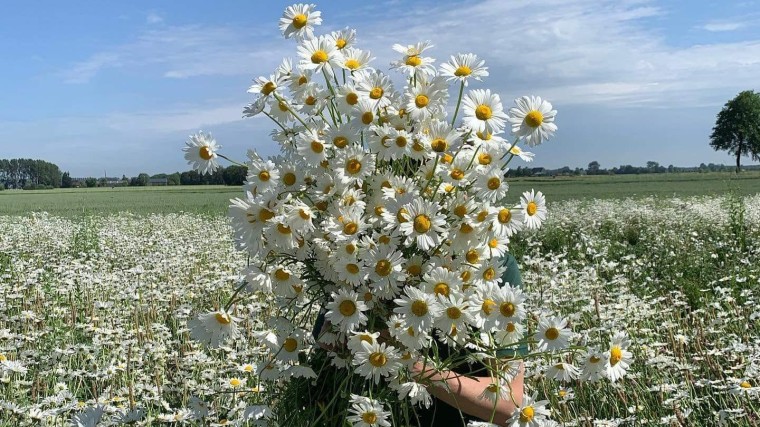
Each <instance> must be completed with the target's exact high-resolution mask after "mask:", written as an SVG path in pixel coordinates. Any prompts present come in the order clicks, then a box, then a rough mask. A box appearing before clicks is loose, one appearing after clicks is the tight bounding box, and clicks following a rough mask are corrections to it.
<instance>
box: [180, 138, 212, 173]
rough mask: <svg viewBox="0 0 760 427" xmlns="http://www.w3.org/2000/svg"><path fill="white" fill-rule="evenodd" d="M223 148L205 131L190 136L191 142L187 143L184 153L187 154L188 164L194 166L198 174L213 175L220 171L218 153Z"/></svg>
mask: <svg viewBox="0 0 760 427" xmlns="http://www.w3.org/2000/svg"><path fill="white" fill-rule="evenodd" d="M220 148H222V146H221V145H218V144H217V143H216V140H215V139H214V138H213V137H212V136H211V134H210V133H209V134H205V133H203V131H201V132H198V133H197V134H194V135H190V140H189V141H187V142H185V147H184V148H183V149H182V151H184V152H185V160H187V164H189V165H192V167H193V170H194V171H197V172H198V173H204V174H211V173H213V172H214V171H216V170H217V169H219V163H217V160H216V158H217V154H216V151H217V150H219V149H220Z"/></svg>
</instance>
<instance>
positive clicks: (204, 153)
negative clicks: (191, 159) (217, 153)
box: [198, 145, 214, 160]
mask: <svg viewBox="0 0 760 427" xmlns="http://www.w3.org/2000/svg"><path fill="white" fill-rule="evenodd" d="M198 155H199V156H201V159H203V160H211V158H212V157H214V153H212V152H211V148H209V147H206V146H205V145H204V146H203V147H201V148H200V149H198Z"/></svg>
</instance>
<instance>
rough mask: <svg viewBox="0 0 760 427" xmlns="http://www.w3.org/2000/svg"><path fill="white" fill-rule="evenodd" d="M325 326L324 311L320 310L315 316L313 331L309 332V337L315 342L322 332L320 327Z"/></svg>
mask: <svg viewBox="0 0 760 427" xmlns="http://www.w3.org/2000/svg"><path fill="white" fill-rule="evenodd" d="M324 324H325V311H324V310H320V311H319V314H318V315H317V320H316V321H315V322H314V329H312V330H311V336H313V337H314V340H315V341H316V340H317V338H319V333H320V332H322V326H323V325H324Z"/></svg>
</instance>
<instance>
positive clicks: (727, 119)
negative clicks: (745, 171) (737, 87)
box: [710, 90, 760, 173]
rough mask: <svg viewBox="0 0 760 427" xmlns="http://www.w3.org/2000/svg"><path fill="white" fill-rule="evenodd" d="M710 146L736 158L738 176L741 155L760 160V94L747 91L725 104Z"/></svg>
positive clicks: (714, 129)
mask: <svg viewBox="0 0 760 427" xmlns="http://www.w3.org/2000/svg"><path fill="white" fill-rule="evenodd" d="M710 146H711V147H712V148H714V149H715V150H716V151H718V150H726V151H728V152H729V154H731V155H734V156H736V173H739V170H740V168H741V157H742V156H750V157H752V160H755V161H760V94H757V93H755V92H754V91H751V90H745V91H743V92H741V93H739V94H738V95H736V97H735V98H734V99H732V100H730V101H728V102H727V103H726V105H725V106H724V107H723V109H722V110H721V111H720V113H718V118H717V120H716V121H715V127H714V128H713V131H712V134H711V135H710Z"/></svg>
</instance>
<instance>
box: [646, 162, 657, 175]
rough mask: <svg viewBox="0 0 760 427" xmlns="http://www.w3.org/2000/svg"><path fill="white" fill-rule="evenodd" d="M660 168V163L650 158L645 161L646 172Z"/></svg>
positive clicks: (654, 171)
mask: <svg viewBox="0 0 760 427" xmlns="http://www.w3.org/2000/svg"><path fill="white" fill-rule="evenodd" d="M659 169H660V164H659V163H657V162H655V161H653V160H650V161H648V162H647V172H649V173H657V172H658V171H659Z"/></svg>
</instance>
